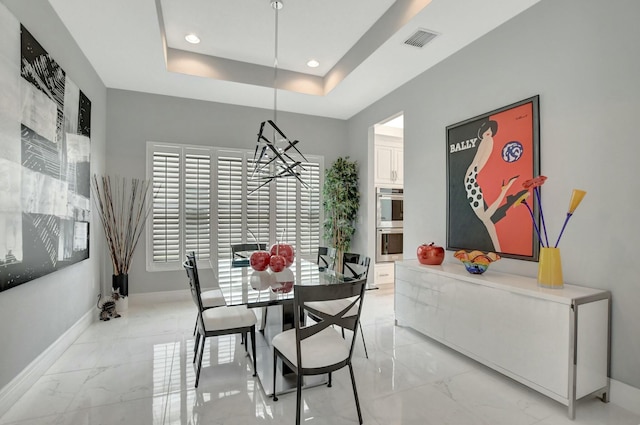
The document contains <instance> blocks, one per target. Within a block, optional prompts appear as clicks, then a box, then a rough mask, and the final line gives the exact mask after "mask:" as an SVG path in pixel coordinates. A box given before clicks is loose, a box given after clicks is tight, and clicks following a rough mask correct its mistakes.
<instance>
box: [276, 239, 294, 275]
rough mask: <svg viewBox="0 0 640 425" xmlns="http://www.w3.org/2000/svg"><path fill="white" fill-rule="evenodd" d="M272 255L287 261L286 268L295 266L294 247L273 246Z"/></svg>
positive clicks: (284, 244) (279, 244)
mask: <svg viewBox="0 0 640 425" xmlns="http://www.w3.org/2000/svg"><path fill="white" fill-rule="evenodd" d="M271 255H272V256H273V255H281V256H283V257H284V259H285V267H289V266H290V265H291V264H293V260H294V259H295V253H294V251H293V247H292V246H291V245H289V244H288V243H277V244H273V245H272V246H271ZM272 270H273V269H272ZM274 271H275V270H274Z"/></svg>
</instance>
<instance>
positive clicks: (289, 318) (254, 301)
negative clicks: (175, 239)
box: [200, 259, 349, 395]
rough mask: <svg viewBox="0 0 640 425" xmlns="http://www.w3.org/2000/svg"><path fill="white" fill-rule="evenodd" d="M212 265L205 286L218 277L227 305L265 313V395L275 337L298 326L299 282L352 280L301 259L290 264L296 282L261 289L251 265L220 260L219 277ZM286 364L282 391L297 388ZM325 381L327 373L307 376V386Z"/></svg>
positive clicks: (260, 343) (261, 352) (260, 349)
mask: <svg viewBox="0 0 640 425" xmlns="http://www.w3.org/2000/svg"><path fill="white" fill-rule="evenodd" d="M210 266H211V268H210V269H208V270H202V271H201V272H200V275H201V281H202V285H203V288H204V287H207V286H210V285H209V281H210V280H212V279H213V282H215V280H217V283H218V285H219V287H220V290H221V291H222V294H223V295H224V299H225V301H226V304H227V305H246V306H247V307H248V308H252V309H254V310H255V311H256V313H261V316H262V319H263V320H262V326H261V327H260V332H258V333H257V335H256V338H257V342H256V349H257V359H256V360H257V362H256V363H257V375H258V378H259V380H260V382H261V384H262V388H263V390H264V392H265V394H267V395H272V394H273V388H272V385H273V350H272V348H271V339H272V338H273V337H274V336H275V335H277V334H278V333H280V332H283V331H285V330H288V329H291V328H293V327H294V326H295V325H294V304H293V298H294V291H295V285H331V284H336V283H343V282H346V281H348V280H349V279H348V278H345V277H344V276H343V275H342V274H340V273H336V272H334V271H333V270H319V268H318V265H317V264H316V263H313V262H311V261H308V260H304V259H299V260H298V261H297V262H295V263H294V264H292V265H291V266H290V270H291V271H292V273H293V277H294V280H293V282H294V285H291V286H289V287H284V286H283V285H281V284H279V283H277V282H275V279H273V280H272V281H271V285H269V286H267V287H264V289H261V287H260V285H259V284H258V280H257V276H258V274H256V276H254V281H253V285H252V275H254V270H253V269H252V268H251V267H246V266H245V267H233V266H232V262H231V260H230V259H226V260H220V261H219V262H218V267H217V278H216V269H215V268H214V267H213V264H210ZM263 273H266V272H263ZM263 276H264V275H263ZM262 283H264V281H263V282H262ZM277 306H280V307H279V308H278V307H277ZM267 311H268V314H267ZM265 318H266V320H265ZM282 367H283V369H282V370H281V371H280V372H279V373H278V375H277V379H278V384H277V386H278V394H280V393H282V392H288V391H295V387H296V378H295V374H294V373H292V371H291V370H289V369H288V368H286V367H284V365H282ZM323 383H326V378H325V377H323V376H308V377H305V382H304V385H305V386H316V385H321V384H323Z"/></svg>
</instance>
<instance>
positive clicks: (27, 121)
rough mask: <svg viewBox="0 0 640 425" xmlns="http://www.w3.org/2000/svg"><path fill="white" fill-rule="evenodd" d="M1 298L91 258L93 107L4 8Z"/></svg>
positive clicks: (0, 49)
mask: <svg viewBox="0 0 640 425" xmlns="http://www.w3.org/2000/svg"><path fill="white" fill-rule="evenodd" d="M0 29H1V30H0V32H2V35H3V36H2V37H0V93H1V94H2V95H0V177H1V178H0V181H1V182H2V184H1V185H0V292H2V291H5V290H7V289H10V288H13V287H15V286H18V285H21V284H23V283H25V282H29V281H31V280H34V279H37V278H39V277H41V276H44V275H46V274H49V273H53V272H55V271H57V270H60V269H61V268H63V267H67V266H70V265H72V264H75V263H77V262H79V261H82V260H84V259H86V258H89V230H90V228H89V224H90V212H91V208H90V201H89V200H90V193H89V192H90V186H89V184H90V162H91V159H90V157H91V101H90V100H89V98H88V97H87V96H86V95H85V94H84V92H83V91H82V90H80V88H79V87H78V86H77V85H76V84H75V83H74V82H73V81H72V80H71V79H70V77H69V75H68V74H67V73H66V72H65V71H64V69H63V68H62V67H61V66H60V65H59V64H58V63H57V62H56V60H55V59H54V58H53V57H52V56H51V55H50V54H49V53H48V52H47V50H46V49H45V48H44V47H43V46H42V45H41V44H40V43H39V42H38V40H36V39H35V37H34V36H33V35H32V34H31V33H30V32H29V31H28V30H27V29H26V28H25V27H24V26H23V25H21V24H20V23H19V22H18V20H17V18H15V17H14V16H13V15H12V14H10V13H9V11H8V10H7V9H6V8H4V6H3V5H2V4H0Z"/></svg>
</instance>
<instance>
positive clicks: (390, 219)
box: [376, 187, 404, 228]
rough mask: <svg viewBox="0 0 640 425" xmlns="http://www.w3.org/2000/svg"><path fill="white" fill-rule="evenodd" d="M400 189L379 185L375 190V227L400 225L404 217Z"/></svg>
mask: <svg viewBox="0 0 640 425" xmlns="http://www.w3.org/2000/svg"><path fill="white" fill-rule="evenodd" d="M403 198H404V195H403V192H402V189H391V188H382V187H379V188H378V189H377V191H376V209H377V211H376V218H377V224H376V227H377V228H381V227H402V219H403V217H404V205H403V203H404V199H403Z"/></svg>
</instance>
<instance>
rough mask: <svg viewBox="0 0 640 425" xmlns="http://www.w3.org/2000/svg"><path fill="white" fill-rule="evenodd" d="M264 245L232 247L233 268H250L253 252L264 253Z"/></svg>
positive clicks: (241, 244) (247, 244) (265, 246)
mask: <svg viewBox="0 0 640 425" xmlns="http://www.w3.org/2000/svg"><path fill="white" fill-rule="evenodd" d="M265 249H267V244H264V243H239V244H234V245H231V267H249V259H250V257H251V253H252V252H253V251H264V250H265Z"/></svg>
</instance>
